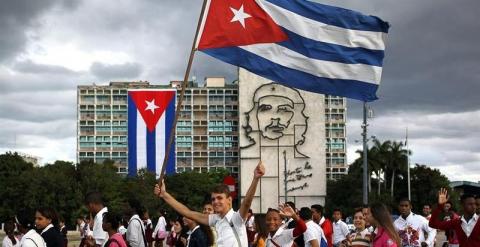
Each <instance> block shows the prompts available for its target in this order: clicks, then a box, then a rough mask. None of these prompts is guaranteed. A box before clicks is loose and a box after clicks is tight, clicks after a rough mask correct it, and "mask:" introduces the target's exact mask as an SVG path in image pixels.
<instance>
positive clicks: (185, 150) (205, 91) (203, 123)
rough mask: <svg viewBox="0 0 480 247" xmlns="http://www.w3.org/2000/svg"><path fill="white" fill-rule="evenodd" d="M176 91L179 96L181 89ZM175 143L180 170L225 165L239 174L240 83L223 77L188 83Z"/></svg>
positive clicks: (213, 168) (216, 167)
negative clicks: (201, 83)
mask: <svg viewBox="0 0 480 247" xmlns="http://www.w3.org/2000/svg"><path fill="white" fill-rule="evenodd" d="M171 85H172V86H177V87H179V86H180V85H181V82H172V83H171ZM177 92H178V93H177V96H178V97H180V88H179V89H178V91H177ZM178 101H179V99H178V100H177V103H178ZM176 142H177V143H176V144H177V145H176V150H177V171H178V172H182V171H198V172H206V171H210V170H216V169H218V168H224V169H227V170H228V171H229V172H231V173H232V174H235V175H236V174H238V160H239V148H238V85H237V84H226V83H225V78H223V77H208V78H206V79H205V84H204V86H200V87H199V86H198V85H196V84H191V85H189V87H188V88H187V89H186V91H185V96H184V101H183V104H182V109H181V112H180V116H179V120H178V123H177V138H176Z"/></svg>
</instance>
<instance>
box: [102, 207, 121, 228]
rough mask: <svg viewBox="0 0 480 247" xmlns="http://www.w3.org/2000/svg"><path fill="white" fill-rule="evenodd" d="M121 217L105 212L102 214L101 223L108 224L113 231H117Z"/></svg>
mask: <svg viewBox="0 0 480 247" xmlns="http://www.w3.org/2000/svg"><path fill="white" fill-rule="evenodd" d="M120 221H121V217H120V216H119V215H118V214H115V213H112V212H106V213H104V214H103V223H106V224H110V226H111V227H112V229H113V230H115V231H116V230H117V229H118V227H119V226H120V224H119V222H120Z"/></svg>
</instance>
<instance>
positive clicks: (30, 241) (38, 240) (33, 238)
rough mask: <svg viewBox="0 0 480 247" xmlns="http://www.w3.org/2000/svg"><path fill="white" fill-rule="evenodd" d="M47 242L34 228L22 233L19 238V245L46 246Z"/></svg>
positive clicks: (21, 246)
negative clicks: (20, 238)
mask: <svg viewBox="0 0 480 247" xmlns="http://www.w3.org/2000/svg"><path fill="white" fill-rule="evenodd" d="M46 246H47V244H46V243H45V241H44V240H43V238H42V236H40V234H38V233H37V232H36V231H35V230H33V229H32V230H30V231H28V232H27V233H25V235H23V237H22V240H20V247H46Z"/></svg>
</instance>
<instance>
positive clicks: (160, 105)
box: [128, 89, 176, 176]
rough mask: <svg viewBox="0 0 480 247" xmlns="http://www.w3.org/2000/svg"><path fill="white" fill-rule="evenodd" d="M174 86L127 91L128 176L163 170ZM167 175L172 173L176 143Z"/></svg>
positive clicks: (170, 122) (157, 172)
mask: <svg viewBox="0 0 480 247" xmlns="http://www.w3.org/2000/svg"><path fill="white" fill-rule="evenodd" d="M175 101H176V90H175V89H153V90H149V89H138V90H137V89H132V90H128V175H129V176H135V175H136V174H137V171H138V170H139V169H142V168H146V169H147V170H148V171H150V172H154V173H156V174H157V176H159V175H160V173H161V171H162V165H163V159H164V158H165V153H166V150H167V145H168V138H169V136H170V133H172V131H175V129H174V128H173V121H174V119H175ZM166 166H167V167H166V170H165V173H166V174H171V173H174V172H175V142H174V143H173V144H172V147H171V149H170V154H169V156H168V161H167V164H166Z"/></svg>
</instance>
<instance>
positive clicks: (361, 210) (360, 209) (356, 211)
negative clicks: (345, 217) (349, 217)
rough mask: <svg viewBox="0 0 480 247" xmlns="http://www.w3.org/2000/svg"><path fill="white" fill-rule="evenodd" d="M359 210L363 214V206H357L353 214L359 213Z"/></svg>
mask: <svg viewBox="0 0 480 247" xmlns="http://www.w3.org/2000/svg"><path fill="white" fill-rule="evenodd" d="M358 212H360V213H362V214H363V208H355V209H354V211H353V215H355V214H357V213H358Z"/></svg>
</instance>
